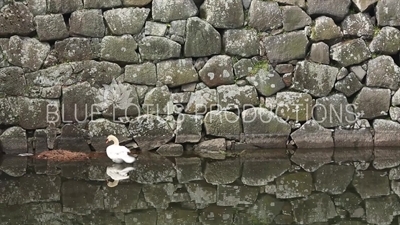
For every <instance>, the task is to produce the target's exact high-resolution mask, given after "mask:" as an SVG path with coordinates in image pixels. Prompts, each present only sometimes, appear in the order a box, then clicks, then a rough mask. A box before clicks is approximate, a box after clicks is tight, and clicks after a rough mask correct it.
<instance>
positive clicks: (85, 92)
mask: <svg viewBox="0 0 400 225" xmlns="http://www.w3.org/2000/svg"><path fill="white" fill-rule="evenodd" d="M94 97H95V92H94V90H93V88H92V87H91V86H90V84H89V83H88V82H83V83H78V84H75V85H71V86H68V87H64V88H63V89H62V105H61V106H62V116H63V117H62V120H63V122H67V121H69V122H71V121H76V122H77V121H84V120H86V119H87V118H88V117H89V116H90V114H89V113H88V112H90V111H89V110H90V109H91V107H92V106H93V104H94Z"/></svg>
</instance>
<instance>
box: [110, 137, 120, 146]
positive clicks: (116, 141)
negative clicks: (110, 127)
mask: <svg viewBox="0 0 400 225" xmlns="http://www.w3.org/2000/svg"><path fill="white" fill-rule="evenodd" d="M111 141H113V142H114V145H117V146H119V141H118V139H117V138H116V137H111Z"/></svg>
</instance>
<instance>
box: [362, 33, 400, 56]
mask: <svg viewBox="0 0 400 225" xmlns="http://www.w3.org/2000/svg"><path fill="white" fill-rule="evenodd" d="M399 45H400V31H399V30H398V29H396V28H394V27H383V28H382V29H381V30H380V31H379V32H378V34H377V35H376V36H375V37H374V39H373V40H372V42H371V43H370V45H369V49H370V50H371V52H373V53H378V54H387V55H394V54H396V53H397V52H399V50H400V47H399Z"/></svg>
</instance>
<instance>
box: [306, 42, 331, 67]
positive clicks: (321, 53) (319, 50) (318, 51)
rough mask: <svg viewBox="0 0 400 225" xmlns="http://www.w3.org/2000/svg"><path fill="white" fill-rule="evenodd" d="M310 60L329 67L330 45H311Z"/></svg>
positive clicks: (319, 43) (320, 43) (322, 43)
mask: <svg viewBox="0 0 400 225" xmlns="http://www.w3.org/2000/svg"><path fill="white" fill-rule="evenodd" d="M310 60H311V61H313V62H316V63H322V64H326V65H329V62H330V59H329V45H327V44H325V43H324V42H318V43H314V44H312V45H311V51H310Z"/></svg>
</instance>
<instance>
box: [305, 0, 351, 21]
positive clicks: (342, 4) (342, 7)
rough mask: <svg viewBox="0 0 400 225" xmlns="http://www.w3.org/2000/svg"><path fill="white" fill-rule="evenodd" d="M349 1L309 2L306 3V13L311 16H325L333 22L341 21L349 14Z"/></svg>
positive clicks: (314, 0)
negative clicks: (333, 20)
mask: <svg viewBox="0 0 400 225" xmlns="http://www.w3.org/2000/svg"><path fill="white" fill-rule="evenodd" d="M350 4H351V1H350V0H339V1H333V0H329V1H320V0H310V1H307V13H308V14H309V15H310V16H312V15H321V14H324V15H327V16H330V17H332V18H333V19H335V20H338V21H340V20H342V19H343V18H344V17H345V16H346V15H347V13H348V12H349V8H350Z"/></svg>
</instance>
